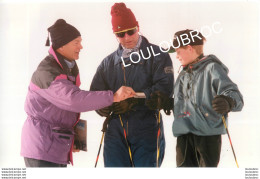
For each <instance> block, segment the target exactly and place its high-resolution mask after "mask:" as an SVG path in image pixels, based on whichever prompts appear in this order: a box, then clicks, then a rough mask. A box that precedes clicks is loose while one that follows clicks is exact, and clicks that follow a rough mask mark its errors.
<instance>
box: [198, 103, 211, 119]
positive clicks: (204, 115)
mask: <svg viewBox="0 0 260 179" xmlns="http://www.w3.org/2000/svg"><path fill="white" fill-rule="evenodd" d="M198 109H199V112H200V113H201V116H202V117H203V118H204V120H207V119H208V117H209V113H208V112H206V111H205V110H204V109H203V107H202V106H199V107H198Z"/></svg>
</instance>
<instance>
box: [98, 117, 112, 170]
mask: <svg viewBox="0 0 260 179" xmlns="http://www.w3.org/2000/svg"><path fill="white" fill-rule="evenodd" d="M111 116H112V114H110V115H109V116H108V117H107V118H106V119H105V121H104V123H103V128H102V130H101V131H102V132H103V134H102V138H101V142H100V145H99V149H98V154H97V159H96V163H95V168H96V167H97V163H98V158H99V154H100V150H101V146H102V143H103V139H104V136H105V132H106V131H107V125H108V123H109V121H110V119H111Z"/></svg>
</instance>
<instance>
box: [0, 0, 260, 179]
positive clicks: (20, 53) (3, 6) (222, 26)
mask: <svg viewBox="0 0 260 179" xmlns="http://www.w3.org/2000/svg"><path fill="white" fill-rule="evenodd" d="M118 2H120V1H118ZM113 4H114V2H113V1H109V2H101V1H97V2H94V1H93V2H78V1H75V2H73V3H72V2H67V1H66V2H61V1H60V2H56V3H50V1H47V2H45V3H43V2H37V3H33V2H13V3H12V2H8V1H2V2H1V1H0V69H1V70H0V82H1V83H0V85H1V87H0V167H25V165H24V162H23V158H22V157H21V156H20V142H21V140H20V137H21V129H22V125H23V122H24V121H25V119H26V113H25V112H24V101H25V97H26V94H27V88H28V85H29V82H30V78H31V75H32V73H33V72H34V70H35V69H36V67H37V65H38V64H39V62H40V61H41V60H42V59H43V58H44V57H45V56H46V55H47V51H48V48H49V47H45V42H46V39H47V28H48V27H49V26H51V25H52V24H53V23H54V22H55V21H56V20H57V19H59V18H63V19H65V20H66V21H67V22H68V23H70V24H72V25H73V26H75V27H76V28H77V29H78V30H79V31H80V32H81V34H82V39H83V41H82V44H83V49H82V51H81V54H80V59H79V60H78V61H77V63H78V66H79V69H80V75H81V83H82V85H81V89H84V90H88V89H89V86H90V83H91V81H92V78H93V75H94V74H95V72H96V69H97V67H98V65H99V64H100V62H101V61H102V60H103V59H104V58H105V57H106V56H107V55H108V54H110V53H111V52H113V51H114V50H116V48H117V47H118V42H117V40H116V38H115V36H114V35H113V33H112V25H111V15H110V9H111V6H112V5H113ZM126 5H127V7H129V8H131V10H132V11H133V13H134V14H135V16H136V19H137V20H138V22H139V25H140V33H141V34H143V35H144V36H145V37H147V38H148V40H149V41H150V42H151V43H154V44H157V45H159V44H160V43H161V42H162V41H168V42H170V40H171V39H173V35H174V33H175V32H176V31H179V30H183V29H187V28H190V29H198V30H199V31H201V30H202V31H203V32H204V34H205V35H206V36H208V37H207V42H206V44H205V54H215V55H216V56H217V57H218V58H219V59H220V60H221V61H222V62H223V63H224V64H225V65H226V66H228V68H229V70H230V72H229V76H230V78H231V79H232V80H233V81H234V82H235V83H236V84H237V85H238V87H239V89H240V91H241V93H242V94H243V97H244V103H245V105H244V108H243V110H242V112H236V113H230V116H229V132H230V135H231V139H232V142H233V146H234V149H235V152H236V156H237V160H238V163H239V165H240V167H241V168H250V167H259V166H260V144H259V142H260V132H259V130H260V119H259V113H258V112H259V111H258V110H260V105H259V104H260V95H259V87H260V84H259V83H260V72H259V69H260V59H259V3H258V2H256V1H229V2H206V1H195V2H188V1H183V2H180V1H172V2H170V1H164V2H158V1H151V2H145V1H143V2H141V3H137V2H133V1H132V2H131V1H130V2H129V1H128V2H126ZM215 23H217V25H216V26H214V25H213V24H215ZM212 25H213V26H214V27H215V31H218V32H219V31H221V32H220V33H216V32H214V31H213V30H214V29H213V27H212ZM171 58H172V61H173V65H174V71H175V79H176V78H177V76H178V69H179V66H180V63H179V61H178V60H177V59H176V58H175V55H174V54H172V55H171ZM81 118H82V119H85V120H87V123H88V133H87V135H88V139H87V141H88V151H87V152H80V153H76V154H74V163H75V164H74V166H73V168H75V167H76V168H89V171H90V173H92V174H93V176H95V175H96V172H95V171H93V170H91V169H90V168H93V167H94V164H95V160H96V157H97V152H98V147H99V143H100V139H101V135H102V133H101V128H102V123H103V121H104V118H101V117H100V116H98V115H97V114H96V113H95V112H85V113H82V115H81ZM173 120H174V119H173V116H172V115H171V116H166V115H164V114H163V121H164V129H165V136H166V153H165V157H164V161H163V164H162V168H168V170H167V172H169V171H172V172H170V173H169V176H168V175H166V176H168V177H167V178H170V177H174V172H178V171H176V169H174V168H175V167H176V162H175V156H176V151H175V146H176V138H175V137H173V135H172V131H171V128H172V122H173ZM102 152H103V150H102V151H101V155H100V158H99V162H98V167H99V168H103V166H104V165H103V156H102ZM68 167H69V168H71V167H72V166H70V165H69V166H68ZM221 168H222V170H221ZM226 168H233V169H234V168H236V164H235V161H234V157H233V154H232V150H231V147H230V144H229V141H228V137H227V135H224V136H222V152H221V159H220V163H219V170H220V171H223V170H225V169H226ZM169 169H170V170H169ZM68 170H69V169H68ZM161 170H162V171H165V170H164V169H161ZM74 171H75V170H74ZM107 171H108V170H105V172H107ZM114 171H115V170H112V172H111V170H109V172H110V173H114ZM123 171H125V170H123ZM142 171H145V172H150V171H151V170H148V171H147V170H142ZM184 171H185V172H187V173H189V171H193V172H194V170H192V169H187V170H184ZM196 171H197V170H196ZM196 171H195V172H196ZM230 171H231V170H230ZM81 172H82V171H81ZM102 172H103V170H98V173H99V174H101V173H102ZM128 172H129V171H128ZM238 172H240V173H241V170H238ZM214 173H215V174H217V172H216V171H215V170H214ZM234 173H235V172H234ZM103 175H104V174H103ZM191 176H192V175H191ZM196 176H197V175H196ZM240 176H242V178H244V174H243V172H242V174H241V175H240ZM38 177H39V176H38ZM117 177H118V176H117ZM198 178H199V176H198ZM232 178H233V177H232Z"/></svg>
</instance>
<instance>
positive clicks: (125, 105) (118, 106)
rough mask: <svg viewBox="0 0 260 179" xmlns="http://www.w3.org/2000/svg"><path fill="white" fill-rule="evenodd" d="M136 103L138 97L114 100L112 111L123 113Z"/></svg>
mask: <svg viewBox="0 0 260 179" xmlns="http://www.w3.org/2000/svg"><path fill="white" fill-rule="evenodd" d="M137 104H138V99H136V98H128V99H126V100H124V101H120V102H116V103H114V104H113V112H114V113H115V114H123V113H126V112H128V111H130V110H131V109H132V108H133V107H134V106H135V105H137Z"/></svg>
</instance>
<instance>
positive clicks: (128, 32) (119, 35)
mask: <svg viewBox="0 0 260 179" xmlns="http://www.w3.org/2000/svg"><path fill="white" fill-rule="evenodd" d="M136 31H137V28H134V29H131V30H128V31H125V32H119V33H115V34H116V36H117V37H119V38H123V37H124V36H125V33H127V35H133V34H134V33H135V32H136Z"/></svg>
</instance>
